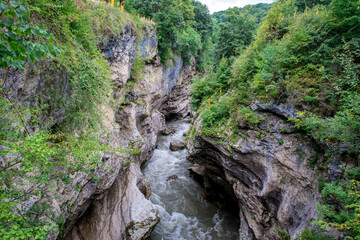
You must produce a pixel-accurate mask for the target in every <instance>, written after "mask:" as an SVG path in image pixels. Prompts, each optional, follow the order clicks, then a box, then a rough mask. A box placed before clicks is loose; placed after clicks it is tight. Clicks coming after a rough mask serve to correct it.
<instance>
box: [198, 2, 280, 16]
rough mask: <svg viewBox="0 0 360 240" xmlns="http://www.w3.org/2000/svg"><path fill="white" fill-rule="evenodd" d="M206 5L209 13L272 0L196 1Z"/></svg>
mask: <svg viewBox="0 0 360 240" xmlns="http://www.w3.org/2000/svg"><path fill="white" fill-rule="evenodd" d="M198 1H199V2H202V3H203V4H205V5H207V6H208V8H209V10H210V13H214V12H218V11H221V10H226V9H228V8H231V7H244V6H246V5H249V4H251V5H254V4H257V3H272V2H274V0H198Z"/></svg>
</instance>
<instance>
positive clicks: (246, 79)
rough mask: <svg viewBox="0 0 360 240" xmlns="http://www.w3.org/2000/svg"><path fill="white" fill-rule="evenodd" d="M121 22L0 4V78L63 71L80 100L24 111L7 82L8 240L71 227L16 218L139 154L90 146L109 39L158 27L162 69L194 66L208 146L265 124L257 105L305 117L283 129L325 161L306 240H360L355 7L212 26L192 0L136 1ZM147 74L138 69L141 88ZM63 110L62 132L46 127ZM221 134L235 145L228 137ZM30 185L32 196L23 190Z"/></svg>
mask: <svg viewBox="0 0 360 240" xmlns="http://www.w3.org/2000/svg"><path fill="white" fill-rule="evenodd" d="M108 2H109V1H108ZM125 10H126V11H121V10H120V8H111V7H110V6H107V5H101V4H99V5H95V4H93V3H92V2H88V1H85V0H76V1H73V0H14V1H6V0H0V30H1V32H0V68H3V69H8V68H13V69H18V70H20V71H23V70H24V69H26V68H27V69H31V70H32V71H34V74H35V73H39V72H41V71H44V70H45V69H46V70H47V71H50V72H52V73H53V75H56V74H59V75H60V74H62V73H63V72H64V71H66V74H67V79H68V81H69V82H70V83H71V88H72V92H73V95H72V96H65V97H64V96H59V95H57V94H56V93H57V90H56V89H52V90H53V92H50V93H48V95H44V96H41V97H39V98H41V99H37V101H38V102H41V103H42V104H41V105H36V106H32V105H31V103H30V104H29V106H19V105H17V103H16V102H13V101H12V99H11V96H10V95H9V94H8V93H7V91H6V89H5V88H4V86H5V83H3V82H1V85H2V86H0V93H1V94H0V95H1V96H0V154H1V155H4V156H14V158H13V159H12V160H11V161H8V162H7V163H6V165H4V164H3V162H2V161H1V159H0V167H1V168H0V185H1V189H0V208H1V212H0V225H1V228H0V238H2V239H46V238H47V235H48V234H49V232H51V231H54V230H55V229H56V226H55V225H54V224H53V223H57V224H58V225H59V226H61V225H62V224H63V223H64V222H65V221H66V220H65V219H57V218H54V217H53V209H48V208H46V203H43V205H39V206H36V207H34V208H31V209H30V210H29V209H27V210H28V211H25V210H24V209H26V208H27V207H26V206H24V207H23V208H21V210H22V211H13V209H15V208H16V207H18V206H19V204H20V205H21V203H22V201H23V200H24V199H25V198H26V199H27V198H29V196H31V197H34V198H38V197H39V198H40V197H42V196H43V195H44V194H46V193H47V192H48V191H49V190H50V191H54V190H51V189H52V188H54V186H46V187H44V185H46V184H47V183H48V182H50V181H53V180H56V181H62V182H68V181H69V175H70V174H72V173H74V172H77V171H84V172H86V173H87V174H89V175H92V174H93V171H92V170H93V169H94V168H95V167H96V166H97V165H98V164H102V163H101V162H99V160H98V159H99V157H98V156H99V155H98V152H99V151H115V152H119V153H120V154H122V153H129V154H137V153H138V151H139V150H138V149H136V148H133V149H127V150H124V149H119V148H116V149H114V148H111V147H110V146H107V145H104V144H100V141H99V138H100V136H99V135H97V134H94V133H97V132H98V131H100V130H99V129H101V128H102V126H101V124H99V122H100V120H99V119H100V118H101V116H102V112H101V109H100V108H101V107H100V106H101V105H102V103H103V102H104V101H107V100H105V97H106V95H107V94H108V92H109V91H110V89H111V82H110V80H109V79H110V70H109V68H108V63H107V60H108V59H106V58H104V57H103V56H102V53H101V51H100V49H101V48H102V47H103V44H104V42H105V40H104V39H107V38H109V36H110V37H112V36H116V35H118V34H119V32H120V31H121V30H122V29H121V27H120V26H121V23H123V22H129V21H131V22H133V23H135V25H136V26H133V28H134V29H135V31H137V30H139V29H143V28H144V27H146V25H147V24H152V23H151V22H152V21H153V22H154V24H155V26H156V28H157V34H158V47H159V51H160V56H161V62H162V63H164V64H168V62H169V61H168V60H169V59H172V58H176V57H177V56H181V57H182V58H183V59H184V62H185V63H186V64H196V68H197V70H198V73H199V74H198V77H197V79H196V80H195V81H194V82H193V90H192V93H191V95H192V109H193V110H194V111H196V112H197V114H198V115H200V116H201V118H202V127H203V128H202V134H203V135H204V136H209V137H217V136H221V137H225V138H229V139H236V138H238V137H239V133H238V129H237V128H238V127H237V125H236V123H237V122H238V121H239V120H241V121H244V122H246V123H247V124H248V125H249V126H250V127H251V126H252V125H253V126H255V125H257V124H259V123H260V122H262V121H265V119H263V118H262V117H261V116H259V115H258V114H257V113H256V112H255V111H253V110H252V109H251V107H250V106H251V104H252V103H253V102H254V101H259V102H266V103H272V104H280V103H288V104H291V105H293V106H295V107H296V108H297V109H298V110H299V111H298V112H297V117H295V118H291V119H287V120H285V121H289V122H292V123H293V124H294V126H295V127H296V129H298V130H299V131H301V132H302V133H304V134H306V135H307V136H308V137H309V139H311V140H314V141H315V142H316V144H317V146H316V147H317V148H318V149H319V153H321V154H323V155H324V156H325V157H326V158H325V159H321V161H320V160H319V159H317V158H314V159H313V160H312V161H311V162H310V163H309V164H310V165H311V167H312V168H313V169H314V170H315V171H316V173H318V174H319V176H321V177H319V179H318V181H319V190H320V191H321V193H322V195H321V202H319V205H318V208H319V219H317V220H314V221H313V222H312V227H311V228H309V229H308V228H307V229H306V230H305V231H304V232H303V233H302V234H301V235H299V236H298V239H301V240H305V239H329V236H327V235H324V234H325V231H326V229H327V228H328V227H331V228H335V229H337V230H339V231H340V232H343V233H345V234H346V239H360V167H359V161H360V86H359V84H360V27H359V26H360V2H359V1H358V0H311V1H303V0H278V1H276V2H275V3H273V4H271V5H270V4H257V5H254V6H246V7H244V8H236V7H235V8H230V9H228V10H226V11H222V12H218V13H214V14H213V15H211V14H210V13H209V10H208V8H207V6H205V5H204V4H202V3H200V2H198V1H196V0H128V1H126V3H125ZM139 31H140V30H139ZM193 60H195V61H193ZM145 63H146V59H141V58H140V57H139V58H137V60H136V61H135V65H136V66H135V72H133V77H134V76H135V77H136V71H139V70H138V69H140V68H143V67H144V64H145ZM136 68H138V69H137V70H136ZM0 76H1V77H3V76H2V75H0ZM55 80H56V79H47V81H50V82H51V81H55ZM50 95H51V96H52V97H51V98H52V99H50V97H49V96H50ZM65 105H66V106H67V107H68V110H67V111H66V113H65V116H64V119H65V120H64V121H63V122H62V123H61V124H57V123H54V122H51V123H48V124H44V123H43V119H44V118H45V117H47V114H48V113H49V112H50V111H54V109H55V110H59V111H60V110H61V109H62V108H63V107H64V106H65ZM89 129H90V130H89ZM224 129H230V130H231V133H230V134H228V135H227V136H224V134H225V133H224V132H225V131H224ZM227 132H228V131H227ZM338 155H339V156H341V158H342V159H346V161H347V165H346V166H343V168H344V174H343V175H342V176H341V177H340V178H338V179H329V178H328V176H327V175H326V174H322V173H323V172H326V171H327V170H328V169H327V168H328V167H327V165H328V163H329V162H330V161H332V160H333V158H334V156H338ZM68 156H72V157H68ZM49 159H51V160H49ZM20 164H21V165H22V166H23V167H22V168H20V167H19V168H17V167H16V166H19V165H20ZM14 166H15V167H14ZM58 169H63V170H64V169H65V171H58ZM30 172H31V174H29V173H30ZM64 172H66V174H64ZM93 178H94V179H96V178H97V176H95V175H94V176H93ZM30 182H31V184H32V186H36V187H35V188H32V189H30V190H29V189H26V188H21V187H20V188H19V185H21V186H23V185H24V186H25V185H29V183H30ZM24 189H25V190H24ZM9 199H12V201H9ZM40 215H41V216H44V215H46V216H47V218H37V216H40ZM34 216H35V217H34ZM279 231H281V230H279ZM60 232H61V229H60ZM282 234H283V237H284V239H290V238H289V236H287V235H286V232H285V233H282Z"/></svg>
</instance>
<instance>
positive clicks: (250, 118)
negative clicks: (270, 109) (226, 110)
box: [235, 106, 264, 125]
mask: <svg viewBox="0 0 360 240" xmlns="http://www.w3.org/2000/svg"><path fill="white" fill-rule="evenodd" d="M235 118H236V119H237V120H241V121H244V122H245V123H249V124H250V125H257V124H258V123H260V122H261V121H263V120H264V118H263V117H261V116H259V115H258V114H257V113H255V112H254V111H253V110H251V108H249V107H247V106H241V107H238V108H237V109H236V112H235Z"/></svg>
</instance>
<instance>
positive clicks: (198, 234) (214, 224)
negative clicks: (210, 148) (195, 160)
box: [143, 120, 239, 240]
mask: <svg viewBox="0 0 360 240" xmlns="http://www.w3.org/2000/svg"><path fill="white" fill-rule="evenodd" d="M167 126H168V127H170V128H173V129H175V130H176V132H175V134H174V135H170V136H162V135H160V136H159V138H158V141H157V149H156V150H155V151H154V155H153V156H152V158H151V159H150V160H149V161H148V162H147V163H146V164H145V165H144V167H143V173H144V176H145V178H146V179H147V180H148V181H149V183H150V185H151V190H152V194H151V197H150V200H151V202H152V203H153V204H154V205H155V206H156V207H157V209H158V210H159V215H160V217H161V221H160V222H159V224H158V225H157V226H156V227H155V229H154V231H153V232H152V234H151V236H150V238H149V239H150V240H184V239H186V240H193V239H194V240H195V239H196V240H197V239H201V240H211V239H214V240H221V239H224V240H225V239H226V240H232V239H237V235H238V229H239V222H238V219H237V218H236V216H237V214H238V213H237V212H236V213H235V214H234V213H232V214H231V213H229V212H225V211H223V210H219V209H217V208H216V207H215V206H213V205H212V204H210V203H208V202H206V201H205V200H204V199H203V198H202V197H201V192H202V191H203V189H202V187H201V186H200V185H199V184H198V183H197V182H195V181H194V180H193V179H192V178H190V177H189V171H188V167H190V166H192V163H191V162H189V161H188V160H187V159H186V157H187V155H188V152H187V150H186V149H184V150H181V151H171V150H170V149H169V145H170V142H171V141H173V140H182V141H183V140H184V136H183V134H184V132H186V131H188V129H189V127H190V124H189V123H186V121H184V120H177V121H172V122H169V123H168V124H167ZM171 175H176V176H177V177H178V179H171V180H168V176H171Z"/></svg>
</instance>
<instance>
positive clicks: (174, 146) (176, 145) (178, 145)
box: [170, 140, 185, 151]
mask: <svg viewBox="0 0 360 240" xmlns="http://www.w3.org/2000/svg"><path fill="white" fill-rule="evenodd" d="M184 148H185V143H184V142H182V141H179V140H175V141H172V142H171V143H170V150H171V151H179V150H183V149H184Z"/></svg>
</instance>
